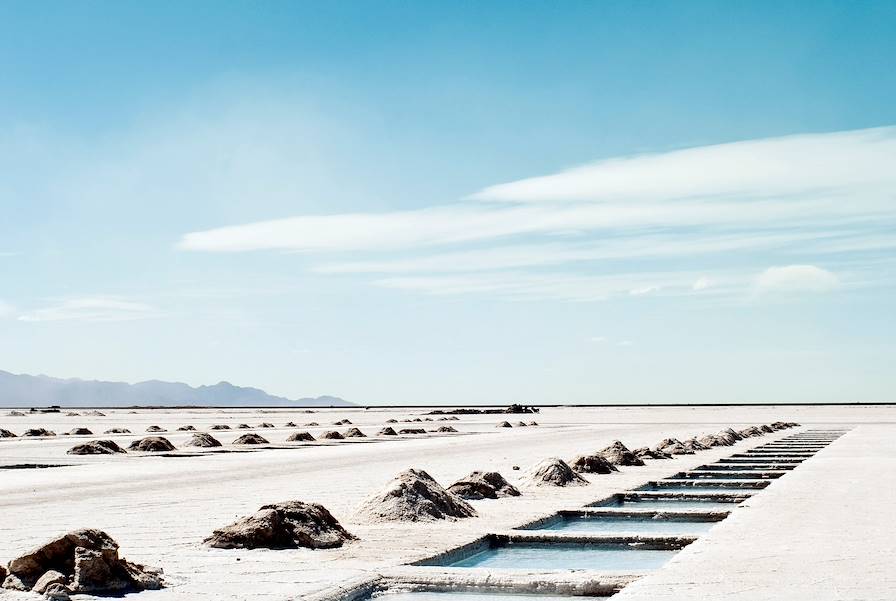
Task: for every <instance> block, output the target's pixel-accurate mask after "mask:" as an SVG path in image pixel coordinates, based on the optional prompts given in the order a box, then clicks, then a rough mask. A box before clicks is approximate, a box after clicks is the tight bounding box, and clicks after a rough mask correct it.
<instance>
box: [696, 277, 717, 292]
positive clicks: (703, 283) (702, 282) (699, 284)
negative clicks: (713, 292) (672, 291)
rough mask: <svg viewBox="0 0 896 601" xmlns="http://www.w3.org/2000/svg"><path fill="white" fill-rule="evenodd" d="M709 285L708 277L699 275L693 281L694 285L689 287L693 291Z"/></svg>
mask: <svg viewBox="0 0 896 601" xmlns="http://www.w3.org/2000/svg"><path fill="white" fill-rule="evenodd" d="M710 286H712V281H711V280H710V279H709V278H706V277H701V278H698V279H697V281H695V282H694V285H693V286H691V289H692V290H695V291H699V290H706V289H707V288H709V287H710Z"/></svg>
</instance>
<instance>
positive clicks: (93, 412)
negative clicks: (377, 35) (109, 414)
mask: <svg viewBox="0 0 896 601" xmlns="http://www.w3.org/2000/svg"><path fill="white" fill-rule="evenodd" d="M84 415H92V416H94V417H106V414H105V413H103V412H102V411H97V410H95V409H94V410H93V411H85V412H84Z"/></svg>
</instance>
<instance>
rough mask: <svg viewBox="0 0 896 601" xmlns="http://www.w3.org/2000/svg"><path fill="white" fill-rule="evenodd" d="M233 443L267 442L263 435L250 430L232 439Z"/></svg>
mask: <svg viewBox="0 0 896 601" xmlns="http://www.w3.org/2000/svg"><path fill="white" fill-rule="evenodd" d="M233 444H269V443H268V441H267V440H265V439H264V438H263V437H261V436H259V435H258V434H255V433H254V432H250V433H249V434H243V435H242V436H240V437H239V438H237V439H236V440H234V441H233Z"/></svg>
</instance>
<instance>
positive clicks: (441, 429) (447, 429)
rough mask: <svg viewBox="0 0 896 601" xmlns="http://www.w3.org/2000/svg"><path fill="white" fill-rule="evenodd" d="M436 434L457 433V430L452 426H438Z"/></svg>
mask: <svg viewBox="0 0 896 601" xmlns="http://www.w3.org/2000/svg"><path fill="white" fill-rule="evenodd" d="M436 432H457V428H455V427H454V426H439V428H438V430H436Z"/></svg>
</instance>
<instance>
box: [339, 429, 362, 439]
mask: <svg viewBox="0 0 896 601" xmlns="http://www.w3.org/2000/svg"><path fill="white" fill-rule="evenodd" d="M343 436H344V437H345V438H367V435H366V434H364V433H363V432H361V431H360V430H359V429H357V428H349V429H348V430H346V431H345V434H343Z"/></svg>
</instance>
